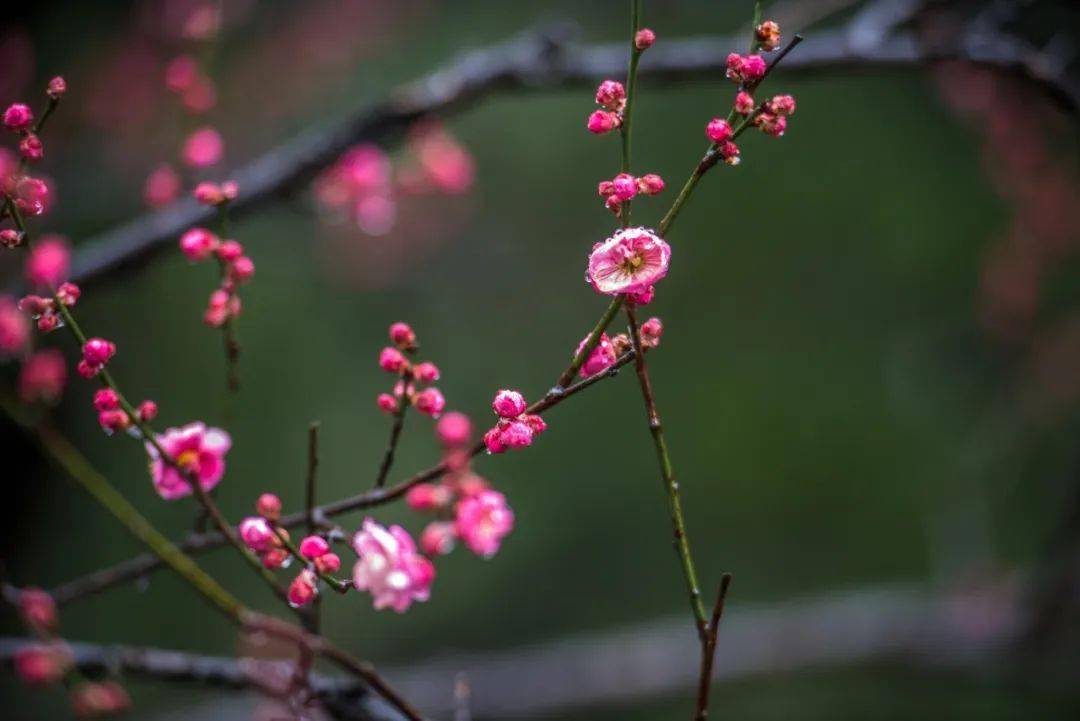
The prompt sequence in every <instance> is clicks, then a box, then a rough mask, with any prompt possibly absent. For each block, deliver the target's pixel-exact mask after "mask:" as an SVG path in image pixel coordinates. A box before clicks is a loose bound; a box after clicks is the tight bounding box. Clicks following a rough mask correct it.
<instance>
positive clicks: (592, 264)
mask: <svg viewBox="0 0 1080 721" xmlns="http://www.w3.org/2000/svg"><path fill="white" fill-rule="evenodd" d="M670 262H671V247H670V246H669V245H668V244H667V243H666V242H664V241H663V240H662V239H661V238H660V237H659V236H657V235H656V234H654V233H653V232H652V231H649V230H646V229H645V228H624V229H623V230H620V231H619V232H617V233H615V235H613V236H612V237H610V238H608V239H607V240H606V241H604V242H603V243H597V244H596V245H595V246H594V247H593V250H592V253H591V254H590V255H589V268H588V274H587V276H586V277H587V280H588V282H589V283H591V284H592V286H593V287H594V288H595V289H596V290H597V291H598V292H600V293H604V294H607V295H619V294H622V293H640V292H642V291H645V290H647V289H648V288H649V286H651V285H652V284H654V283H656V282H657V281H659V280H661V279H662V278H663V277H664V276H665V275H667V272H668V265H669V264H670Z"/></svg>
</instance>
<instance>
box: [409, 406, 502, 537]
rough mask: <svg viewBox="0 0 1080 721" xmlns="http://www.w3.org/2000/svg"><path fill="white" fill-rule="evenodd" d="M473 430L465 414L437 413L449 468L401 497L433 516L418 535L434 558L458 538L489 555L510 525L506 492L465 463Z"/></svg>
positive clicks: (439, 435)
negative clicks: (441, 415)
mask: <svg viewBox="0 0 1080 721" xmlns="http://www.w3.org/2000/svg"><path fill="white" fill-rule="evenodd" d="M472 431H473V426H472V422H471V421H470V420H469V418H468V416H466V415H464V414H463V413H457V412H452V413H447V414H446V415H445V416H443V417H442V418H440V419H439V422H438V424H436V426H435V437H436V438H437V439H438V441H439V443H440V444H441V445H442V446H443V449H444V456H443V459H444V462H445V463H446V464H447V466H448V467H449V469H450V470H449V472H448V473H447V474H446V475H445V476H443V478H442V479H441V480H440V481H439V482H437V483H421V484H419V485H416V486H413V487H412V488H410V489H409V492H408V493H407V494H406V496H405V502H406V503H408V505H409V507H410V508H412V509H413V510H414V511H419V512H422V513H430V514H433V515H434V516H435V517H436V518H435V520H433V521H432V522H430V523H429V524H428V525H427V526H426V527H425V528H424V530H423V532H422V533H421V534H420V549H421V551H423V552H424V553H425V554H426V555H427V556H429V557H432V558H434V557H435V556H441V555H445V554H447V553H450V551H452V550H453V549H454V546H455V545H456V544H457V542H458V541H459V540H460V541H461V542H462V543H464V545H465V546H466V547H467V548H468V549H469V550H470V551H472V552H473V553H475V554H477V555H478V556H481V557H483V558H491V557H492V556H494V555H495V554H496V553H497V552H498V550H499V547H500V546H501V545H502V541H503V539H504V538H505V537H506V536H507V534H509V533H510V531H511V530H512V529H513V527H514V512H513V511H512V510H511V509H510V507H509V506H508V505H507V503H506V497H505V496H504V495H503V494H501V493H499V492H497V491H494V490H492V489H491V486H490V484H489V483H488V481H487V480H486V479H484V478H482V477H480V476H479V475H477V474H476V473H474V472H473V471H472V470H471V469H470V468H469V457H470V455H471V454H470V453H469V451H468V448H469V445H470V441H471V440H472Z"/></svg>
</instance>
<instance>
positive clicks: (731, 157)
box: [720, 140, 739, 165]
mask: <svg viewBox="0 0 1080 721" xmlns="http://www.w3.org/2000/svg"><path fill="white" fill-rule="evenodd" d="M720 157H721V158H723V159H724V162H725V163H727V164H728V165H738V164H739V146H738V145H736V144H735V143H733V142H731V141H730V140H729V141H727V142H726V143H721V145H720Z"/></svg>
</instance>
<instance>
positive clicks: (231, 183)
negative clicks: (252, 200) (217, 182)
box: [221, 180, 240, 200]
mask: <svg viewBox="0 0 1080 721" xmlns="http://www.w3.org/2000/svg"><path fill="white" fill-rule="evenodd" d="M221 194H222V195H224V196H225V200H236V196H238V195H239V194H240V186H238V185H237V184H236V181H235V180H226V181H225V182H224V183H222V184H221Z"/></svg>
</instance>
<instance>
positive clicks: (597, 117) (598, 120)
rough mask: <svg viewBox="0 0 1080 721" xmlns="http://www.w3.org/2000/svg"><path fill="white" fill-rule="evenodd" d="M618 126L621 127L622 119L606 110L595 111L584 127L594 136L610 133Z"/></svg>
mask: <svg viewBox="0 0 1080 721" xmlns="http://www.w3.org/2000/svg"><path fill="white" fill-rule="evenodd" d="M620 125H622V119H620V118H619V116H618V115H617V114H616V113H613V112H611V111H608V110H597V111H595V112H593V114H592V115H590V116H589V122H588V123H587V124H586V127H588V129H589V132H590V133H593V134H594V135H603V134H604V133H610V132H611V131H612V130H614V129H615V128H617V127H619V126H620Z"/></svg>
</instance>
